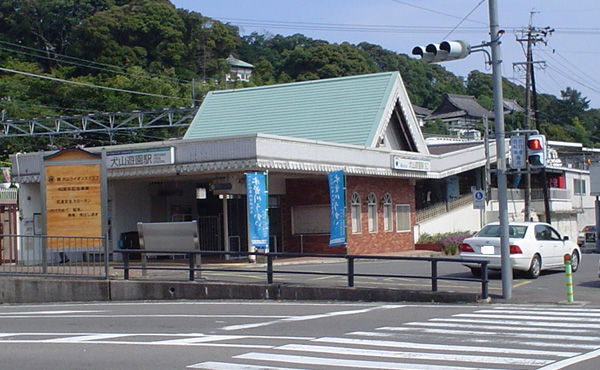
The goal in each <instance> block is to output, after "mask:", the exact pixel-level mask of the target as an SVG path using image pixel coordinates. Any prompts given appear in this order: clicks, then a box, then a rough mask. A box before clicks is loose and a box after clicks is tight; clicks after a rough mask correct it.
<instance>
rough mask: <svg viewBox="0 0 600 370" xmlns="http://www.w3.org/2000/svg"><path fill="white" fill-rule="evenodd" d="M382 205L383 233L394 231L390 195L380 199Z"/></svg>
mask: <svg viewBox="0 0 600 370" xmlns="http://www.w3.org/2000/svg"><path fill="white" fill-rule="evenodd" d="M382 204H383V231H385V232H391V231H394V209H393V203H392V195H391V194H390V193H385V194H384V195H383V199H382Z"/></svg>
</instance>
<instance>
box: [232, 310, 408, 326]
mask: <svg viewBox="0 0 600 370" xmlns="http://www.w3.org/2000/svg"><path fill="white" fill-rule="evenodd" d="M402 307H405V306H403V305H385V306H380V307H370V308H364V309H359V310H349V311H334V312H326V313H322V314H315V315H306V316H291V317H287V318H284V319H280V320H273V321H264V322H258V323H253V324H241V325H231V326H225V327H223V328H221V330H228V331H230V330H244V329H253V328H259V327H263V326H268V325H273V324H280V323H288V322H299V321H308V320H317V319H323V318H329V317H336V316H348V315H358V314H363V313H368V312H371V311H376V310H381V309H395V308H402Z"/></svg>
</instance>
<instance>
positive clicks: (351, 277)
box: [347, 256, 354, 288]
mask: <svg viewBox="0 0 600 370" xmlns="http://www.w3.org/2000/svg"><path fill="white" fill-rule="evenodd" d="M347 258H348V286H349V287H350V288H352V287H353V286H354V257H353V256H347Z"/></svg>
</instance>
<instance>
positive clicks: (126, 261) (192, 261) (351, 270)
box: [114, 249, 489, 299]
mask: <svg viewBox="0 0 600 370" xmlns="http://www.w3.org/2000/svg"><path fill="white" fill-rule="evenodd" d="M114 252H115V253H122V254H123V267H122V269H123V278H124V279H125V280H129V277H130V274H129V273H130V270H143V272H144V275H145V270H168V271H187V272H188V273H189V280H190V281H195V279H196V273H201V272H202V271H219V272H246V273H247V272H248V270H247V269H232V268H219V269H217V268H203V267H202V265H201V264H200V263H199V262H200V261H197V259H198V258H201V255H205V256H237V257H247V256H251V255H254V256H257V257H258V256H260V257H263V258H265V259H266V264H265V267H266V269H265V270H264V271H258V273H264V274H266V277H267V279H266V280H267V281H266V282H267V284H273V282H274V277H275V274H297V275H324V276H346V277H347V281H348V287H354V280H355V278H356V277H376V278H397V279H406V278H412V279H427V280H431V291H433V292H437V291H438V282H439V281H440V280H452V281H465V282H476V283H480V284H481V298H482V299H487V298H488V297H489V294H488V284H489V280H488V269H487V264H488V261H480V260H468V259H461V260H458V259H456V258H444V257H402V256H369V255H338V254H309V253H271V252H269V253H262V252H222V251H181V252H174V251H143V250H140V249H120V250H118V251H117V250H115V251H114ZM133 253H135V254H139V253H147V254H156V255H158V254H174V255H183V256H186V257H187V260H188V262H189V263H188V265H187V267H186V268H182V267H178V266H166V267H165V266H161V267H149V266H148V265H145V266H132V265H131V263H130V258H129V256H130V254H133ZM299 257H312V258H323V259H332V258H335V259H345V260H346V264H347V269H346V272H345V273H335V272H322V271H311V272H308V271H290V270H285V271H277V270H275V269H274V267H273V260H274V259H276V258H299ZM357 260H380V261H422V262H429V263H430V264H431V268H430V275H429V276H419V275H399V274H359V273H356V272H355V262H356V261H357ZM197 262H198V263H197ZM442 262H443V263H461V264H462V263H465V262H466V263H475V264H479V265H480V266H481V276H480V277H479V278H475V277H472V278H466V277H451V276H439V274H438V264H439V263H442Z"/></svg>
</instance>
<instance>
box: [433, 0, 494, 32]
mask: <svg viewBox="0 0 600 370" xmlns="http://www.w3.org/2000/svg"><path fill="white" fill-rule="evenodd" d="M484 1H485V0H481V1H480V2H479V4H477V5H476V6H475V7H474V8H473V9H472V10H471V11H470V12H469V14H467V15H466V16H465V17H464V18H463V19H461V20H460V22H458V24H457V25H456V26H455V27H454V28H453V29H452V31H450V32H448V34H447V35H446V36H444V37H442V40H443V39H446V38H447V37H448V36H450V35H451V34H452V33H453V32H454V31H455V30H456V29H457V28H458V27H460V25H461V24H463V23H464V22H465V21H466V20H467V19H468V18H469V17H470V16H471V14H473V12H474V11H475V10H477V8H479V7H480V6H481V4H483V2H484Z"/></svg>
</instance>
